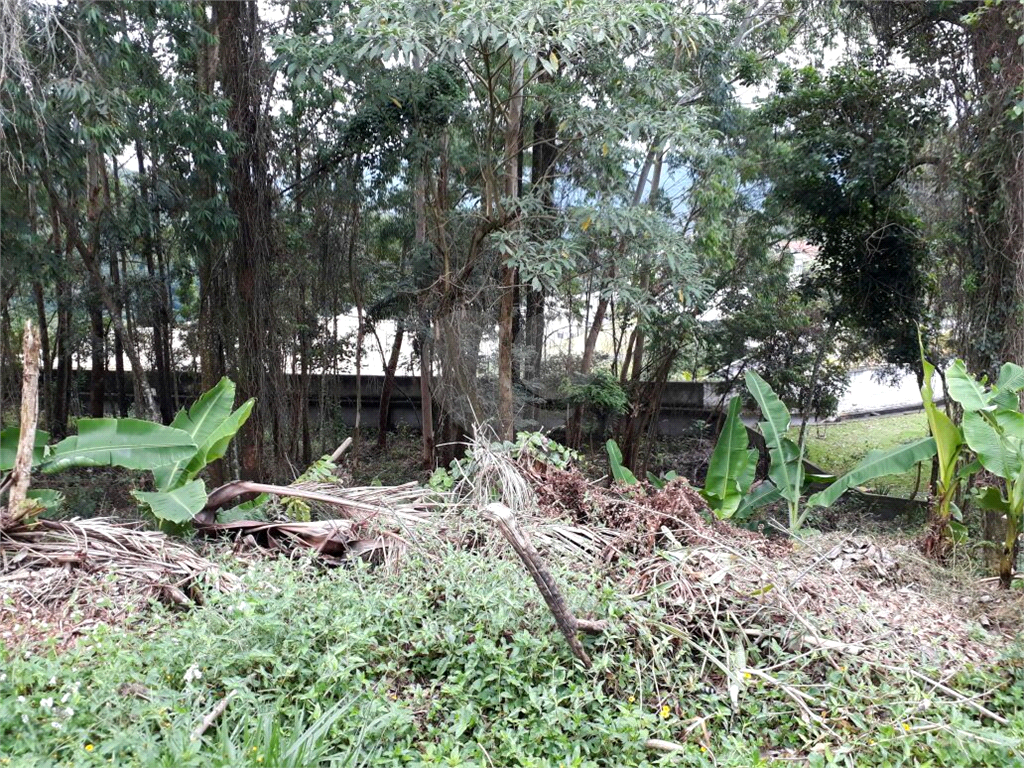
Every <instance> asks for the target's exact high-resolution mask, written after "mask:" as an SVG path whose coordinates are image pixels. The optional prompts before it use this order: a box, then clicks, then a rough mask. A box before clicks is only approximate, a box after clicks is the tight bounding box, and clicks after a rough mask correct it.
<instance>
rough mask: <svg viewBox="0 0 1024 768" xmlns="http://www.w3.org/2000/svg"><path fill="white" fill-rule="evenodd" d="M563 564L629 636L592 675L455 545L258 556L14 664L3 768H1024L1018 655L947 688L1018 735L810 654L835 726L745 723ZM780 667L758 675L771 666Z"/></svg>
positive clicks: (802, 716)
mask: <svg viewBox="0 0 1024 768" xmlns="http://www.w3.org/2000/svg"><path fill="white" fill-rule="evenodd" d="M555 570H556V577H557V578H558V579H559V580H560V581H562V582H563V583H564V584H566V585H567V593H568V595H567V596H568V598H569V600H570V602H571V603H572V604H573V605H574V606H576V607H577V608H578V609H579V610H580V611H582V612H587V613H589V614H590V615H593V616H595V617H603V618H609V619H611V620H612V625H613V629H612V630H611V631H610V632H608V633H606V634H604V635H602V636H600V637H588V638H586V640H585V642H586V644H587V646H588V651H589V653H590V654H591V657H592V658H593V659H594V668H593V669H592V670H590V671H587V670H584V669H582V668H581V667H580V666H579V665H578V664H577V663H576V662H575V661H574V659H573V657H572V656H571V654H570V652H569V651H568V649H567V647H566V645H565V643H564V641H563V640H562V638H561V637H560V636H559V635H558V633H557V631H556V630H555V629H554V627H553V624H552V620H551V617H550V615H549V614H548V613H547V610H546V608H545V607H544V605H543V603H542V602H541V601H540V599H539V597H538V595H537V593H536V592H535V589H534V587H533V585H532V584H531V583H530V582H529V580H528V578H527V577H526V575H525V574H524V573H523V572H522V571H521V569H520V567H519V566H518V565H517V564H516V563H514V562H510V561H507V560H503V559H494V557H493V556H489V557H485V556H483V555H481V554H477V553H474V551H467V550H460V549H455V548H449V549H444V550H442V551H440V552H435V553H432V554H431V557H430V558H429V559H423V558H417V557H410V558H409V559H408V560H407V561H406V563H405V565H404V567H403V568H402V570H401V571H400V572H399V573H397V574H385V573H383V572H380V571H374V570H371V569H370V568H368V567H363V566H357V567H354V568H351V569H339V570H335V571H330V572H324V571H321V570H319V569H317V568H315V567H313V566H312V565H311V564H310V563H309V562H306V561H297V562H289V561H283V560H278V561H262V562H256V563H254V564H252V565H251V566H250V567H249V568H248V569H247V570H246V571H245V572H244V574H243V579H244V585H243V588H242V589H241V590H240V591H239V592H237V593H235V594H233V595H221V594H216V593H214V594H210V595H209V597H208V600H207V602H206V604H205V605H204V606H202V607H199V608H196V609H194V610H192V611H189V612H186V613H182V612H173V611H170V610H169V609H165V608H161V607H159V606H154V609H153V613H152V614H151V616H150V618H149V619H148V620H146V621H145V622H144V623H143V624H141V625H138V626H134V627H133V628H131V629H129V630H126V629H123V628H121V629H119V628H103V627H101V628H99V629H96V630H94V631H93V632H92V633H91V634H90V635H89V636H88V637H87V638H86V639H83V640H82V641H81V642H80V643H79V644H78V645H77V646H75V647H74V648H72V649H71V650H69V651H66V652H64V653H61V654H57V653H55V652H53V651H52V650H43V651H41V652H35V653H12V652H10V651H0V670H2V671H0V766H6V765H10V766H19V768H20V767H24V768H35V767H37V766H38V767H41V766H106V765H111V764H113V765H118V766H182V767H183V768H188V767H189V766H196V767H197V768H198V767H199V766H253V767H256V766H331V767H335V768H337V767H340V766H393V765H415V766H433V765H446V766H463V765H465V766H491V765H521V766H581V767H583V766H588V767H589V766H647V765H679V766H711V765H717V766H755V765H792V764H794V761H796V763H795V764H798V765H800V764H802V765H811V766H825V765H858V766H860V765H863V766H885V765H891V766H895V765H918V764H930V765H935V766H959V765H967V764H970V765H978V766H982V765H991V766H1015V765H1022V761H1021V753H1020V752H1019V745H1020V743H1021V741H1022V737H1024V671H1022V667H1024V665H1021V664H1020V662H1019V661H1018V662H1015V663H1016V664H1017V666H1014V662H1007V664H1006V665H1004V666H1003V667H1002V668H1001V669H995V670H990V669H978V670H974V671H973V672H971V673H969V674H968V675H965V676H961V678H960V679H957V680H952V681H948V682H949V684H951V685H953V684H956V685H960V686H967V688H968V690H969V691H973V692H977V694H978V695H979V696H981V697H983V701H984V703H985V706H987V707H989V708H990V709H993V710H995V711H997V712H999V713H1001V714H1002V715H1003V716H1005V717H1007V718H1008V719H1009V720H1010V725H1009V726H1008V727H1005V726H997V725H995V724H993V723H991V722H989V721H987V720H985V719H984V718H983V717H981V716H979V715H978V714H977V713H975V712H974V711H973V710H970V709H967V708H958V707H953V706H951V705H950V704H949V703H948V702H945V703H943V702H941V701H937V699H940V698H941V697H939V696H936V695H935V692H934V691H930V690H928V689H927V688H925V687H922V686H921V684H920V682H919V681H916V680H915V679H914V678H912V677H903V676H900V675H899V674H897V673H893V674H891V675H889V674H885V673H884V672H880V671H879V668H878V667H877V666H874V667H871V666H868V665H866V664H864V665H861V664H860V663H859V661H858V660H857V659H855V658H852V659H850V662H849V666H843V667H837V666H833V665H831V664H828V663H826V660H825V659H824V658H823V657H822V658H818V659H815V658H812V657H808V658H806V659H804V663H802V665H801V666H800V667H799V669H793V670H792V671H791V672H787V673H785V674H787V675H789V677H787V679H785V680H782V681H781V682H784V683H785V684H786V685H787V686H789V690H791V691H800V692H801V695H804V696H808V697H813V699H814V700H815V701H816V702H817V704H816V706H817V707H820V708H821V711H820V712H815V713H814V715H815V716H818V715H821V716H823V717H824V716H827V718H828V724H829V725H828V727H827V728H824V727H821V726H819V725H818V724H816V723H815V722H814V721H813V720H811V719H808V718H807V716H806V713H805V712H801V711H800V710H799V709H797V708H796V707H794V701H793V699H792V697H791V696H790V695H787V694H786V693H784V692H783V691H782V689H781V688H780V686H778V685H771V686H765V685H763V684H762V681H761V679H760V678H759V677H753V678H750V676H749V675H748V676H747V677H748V678H750V679H748V680H746V681H745V682H744V684H743V686H742V690H741V691H740V693H739V696H738V703H737V706H735V707H733V706H732V705H731V703H730V698H729V695H728V694H727V693H725V692H724V688H723V686H722V685H721V681H720V680H719V681H715V680H714V679H713V678H714V675H715V674H716V673H715V670H714V669H708V665H707V661H706V658H705V657H703V656H702V655H701V654H697V653H694V651H693V650H692V649H693V647H694V646H693V643H694V642H696V643H701V642H703V641H702V640H701V639H700V638H699V637H694V638H692V639H691V642H689V643H684V642H679V643H676V642H671V641H670V639H665V638H662V639H661V640H659V641H657V642H656V643H652V641H651V638H649V637H646V636H644V634H643V632H639V631H638V630H633V629H630V627H629V625H628V624H627V623H626V622H625V621H624V616H626V615H627V614H628V613H629V612H631V611H638V610H642V611H644V613H645V614H646V615H648V616H653V618H655V619H657V611H658V608H657V601H656V600H655V601H653V602H652V603H651V604H647V605H644V606H638V605H636V604H632V603H631V602H630V601H628V600H627V599H626V598H624V597H622V596H620V595H618V594H616V592H615V591H614V590H613V589H612V588H611V587H610V586H608V585H607V584H606V583H605V582H603V581H602V580H601V579H600V578H599V577H597V576H596V575H595V574H592V573H588V572H586V570H585V569H579V568H576V569H573V570H571V571H570V570H568V569H560V568H557V566H556V568H555ZM655 646H656V647H655ZM777 652H778V653H788V652H787V651H785V650H784V649H781V648H779V649H777ZM766 653H767V652H765V651H758V650H757V648H756V647H753V646H751V647H750V648H749V649H748V651H747V660H746V663H747V664H748V665H749V666H751V667H755V668H758V669H765V670H766V671H769V672H771V670H773V669H774V667H773V666H772V664H773V661H775V659H773V658H772V657H770V656H768V655H766ZM771 653H776V651H772V652H771ZM775 674H777V675H779V674H781V673H780V672H778V671H776V672H775ZM709 681H711V682H717V684H718V685H717V688H715V687H713V688H710V689H708V688H706V684H707V682H709ZM225 695H231V697H232V698H231V700H230V703H229V704H228V706H227V709H226V711H225V712H224V714H223V715H222V716H221V717H220V718H219V719H218V720H217V721H216V722H215V723H214V725H213V726H212V727H211V728H210V729H209V730H208V731H207V732H206V733H205V734H204V735H203V736H202V737H201V738H199V739H197V740H192V739H191V738H190V735H189V734H190V733H191V732H192V730H193V729H194V728H195V727H196V725H197V724H198V723H200V722H201V721H202V720H203V718H204V716H205V715H206V714H207V713H209V712H210V711H211V710H213V708H214V707H215V706H216V704H217V702H218V701H220V700H221V699H222V698H223V697H224V696H225ZM649 738H656V739H664V740H669V741H673V742H677V743H679V744H681V745H682V751H680V752H676V753H672V754H664V753H662V752H659V751H657V750H652V749H649V748H647V747H646V746H645V742H646V741H647V739H649Z"/></svg>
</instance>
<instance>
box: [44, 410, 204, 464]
mask: <svg viewBox="0 0 1024 768" xmlns="http://www.w3.org/2000/svg"><path fill="white" fill-rule="evenodd" d="M195 452H196V444H195V443H194V442H192V438H191V437H190V436H189V435H188V434H187V433H186V432H182V431H181V430H180V429H175V428H173V427H165V426H164V425H163V424H154V423H153V422H151V421H141V420H139V419H79V420H78V434H77V435H73V436H71V437H68V438H65V439H64V440H61V441H60V442H59V443H57V444H56V445H55V446H53V448H52V450H51V452H50V455H49V456H48V457H46V459H45V461H44V462H43V465H42V467H43V471H44V472H46V473H53V472H59V471H61V470H64V469H68V468H70V467H108V466H116V467H125V468H126V469H150V470H151V469H153V468H155V467H160V466H163V465H165V464H171V463H173V462H176V461H181V460H183V459H187V458H189V457H191V456H192V455H193V454H194V453H195Z"/></svg>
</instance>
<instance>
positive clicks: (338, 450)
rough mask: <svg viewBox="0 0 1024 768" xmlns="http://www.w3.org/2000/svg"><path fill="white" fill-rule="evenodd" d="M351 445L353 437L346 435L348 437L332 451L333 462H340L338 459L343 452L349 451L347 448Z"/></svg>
mask: <svg viewBox="0 0 1024 768" xmlns="http://www.w3.org/2000/svg"><path fill="white" fill-rule="evenodd" d="M350 445H352V438H351V437H346V438H345V439H344V440H343V441H342V443H341V445H339V446H338V447H337V448H336V449H335V450H334V453H332V454H331V463H332V464H336V463H337V462H338V459H340V458H341V454H343V453H344V452H345V451H347V450H348V447H349V446H350Z"/></svg>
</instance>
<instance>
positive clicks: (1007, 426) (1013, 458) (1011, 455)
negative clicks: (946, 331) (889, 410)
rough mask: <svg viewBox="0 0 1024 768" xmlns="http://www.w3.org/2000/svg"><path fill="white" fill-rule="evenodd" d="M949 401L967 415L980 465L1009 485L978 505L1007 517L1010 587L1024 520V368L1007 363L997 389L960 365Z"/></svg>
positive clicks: (1004, 579) (991, 489) (1004, 557)
mask: <svg viewBox="0 0 1024 768" xmlns="http://www.w3.org/2000/svg"><path fill="white" fill-rule="evenodd" d="M947 380H948V381H949V395H950V397H952V398H953V399H954V400H956V401H957V402H958V403H960V405H962V406H963V409H964V418H963V437H964V440H965V442H966V444H967V446H968V447H969V448H970V449H971V450H972V451H973V452H974V453H975V454H976V455H977V457H978V462H979V463H980V464H981V466H983V467H984V468H985V469H986V470H988V471H989V472H991V473H992V474H993V475H995V476H996V477H999V478H1002V479H1003V481H1004V482H1005V484H1006V495H1005V496H1004V495H1003V492H1002V489H1001V488H998V487H995V486H987V487H985V488H983V489H979V492H978V493H977V495H976V499H977V500H978V503H979V505H980V506H982V507H983V508H985V509H990V510H995V511H997V512H1002V513H1003V514H1004V515H1005V516H1006V538H1005V540H1004V542H1003V550H1002V554H1001V557H1000V561H999V581H1000V584H1001V585H1002V586H1003V587H1009V586H1010V581H1011V579H1012V576H1013V565H1014V563H1013V558H1014V553H1015V551H1016V543H1017V537H1018V536H1019V535H1020V530H1021V522H1022V518H1024V413H1021V410H1020V393H1021V391H1022V390H1024V368H1021V367H1020V366H1019V365H1015V364H1014V363H1005V364H1004V365H1003V367H1002V368H1001V369H1000V370H999V377H998V379H997V380H996V382H995V384H993V385H992V386H991V387H987V386H986V385H985V384H984V383H983V382H979V381H977V380H976V379H975V378H974V377H972V376H971V375H970V374H969V373H968V372H967V368H966V367H965V366H964V364H963V362H962V361H960V360H957V361H955V362H954V363H953V367H952V368H951V369H950V371H949V373H948V374H947Z"/></svg>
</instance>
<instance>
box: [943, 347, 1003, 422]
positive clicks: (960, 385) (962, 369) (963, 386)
mask: <svg viewBox="0 0 1024 768" xmlns="http://www.w3.org/2000/svg"><path fill="white" fill-rule="evenodd" d="M946 382H947V385H948V386H949V396H950V397H952V398H953V399H954V400H956V401H957V402H958V403H960V405H962V406H963V407H964V410H965V411H985V410H988V409H989V408H991V407H992V405H991V397H990V395H989V394H988V392H986V391H985V387H983V386H982V385H981V383H980V382H978V381H977V380H976V379H975V378H974V377H973V376H971V374H969V373H968V372H967V367H966V366H965V365H964V361H963V360H954V361H953V365H952V366H951V367H950V369H949V373H947V374H946Z"/></svg>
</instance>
